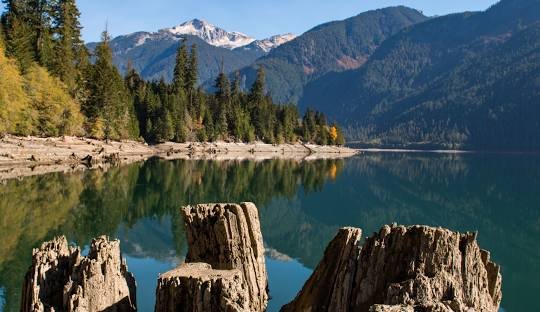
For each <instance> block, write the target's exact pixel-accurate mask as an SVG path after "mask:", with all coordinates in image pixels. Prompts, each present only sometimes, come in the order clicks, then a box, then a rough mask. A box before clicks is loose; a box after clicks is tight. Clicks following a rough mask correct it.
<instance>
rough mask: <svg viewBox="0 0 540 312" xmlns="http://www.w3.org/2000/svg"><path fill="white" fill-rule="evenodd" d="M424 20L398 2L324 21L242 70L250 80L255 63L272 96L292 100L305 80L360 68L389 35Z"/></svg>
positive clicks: (284, 100) (426, 18)
mask: <svg viewBox="0 0 540 312" xmlns="http://www.w3.org/2000/svg"><path fill="white" fill-rule="evenodd" d="M428 19H429V18H428V17H427V16H425V15H423V14H422V13H421V12H420V11H418V10H415V9H411V8H408V7H405V6H398V7H389V8H383V9H377V10H372V11H367V12H363V13H360V14H358V15H356V16H353V17H351V18H348V19H345V20H341V21H332V22H328V23H324V24H321V25H319V26H316V27H314V28H312V29H310V30H308V31H307V32H305V33H304V34H302V35H300V36H298V37H297V38H295V39H294V40H292V41H290V42H287V43H286V44H283V45H281V46H279V47H277V48H275V49H273V50H272V51H270V53H268V54H267V55H265V56H263V57H261V58H260V59H258V60H257V61H256V62H255V63H254V64H252V65H250V66H248V67H246V68H243V69H242V70H241V71H240V73H241V75H242V76H245V77H246V81H247V85H249V84H250V82H251V81H253V80H254V79H255V72H256V70H257V68H258V67H259V66H263V67H264V68H265V70H266V74H267V83H268V91H269V93H270V94H271V95H272V96H273V97H274V98H275V100H276V101H278V102H283V103H288V102H292V103H296V102H297V101H298V100H299V99H300V97H301V96H302V92H303V88H304V86H305V85H306V84H307V83H308V82H309V81H311V80H314V79H317V78H318V77H320V76H322V75H324V74H326V73H329V72H333V71H343V70H348V69H352V68H359V67H361V66H362V65H363V64H364V63H365V62H366V61H367V59H368V58H369V57H370V56H371V54H372V53H373V52H374V51H375V50H376V48H377V47H378V46H379V45H380V44H381V43H382V42H383V41H384V40H386V39H387V38H388V37H390V36H392V35H393V34H395V33H397V32H398V31H400V30H401V29H403V28H406V27H409V26H411V25H414V24H416V23H421V22H424V21H426V20H428Z"/></svg>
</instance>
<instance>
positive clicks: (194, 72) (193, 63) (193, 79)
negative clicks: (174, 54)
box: [185, 44, 198, 111]
mask: <svg viewBox="0 0 540 312" xmlns="http://www.w3.org/2000/svg"><path fill="white" fill-rule="evenodd" d="M197 82H198V60H197V45H196V44H193V45H192V46H191V51H190V56H189V63H188V64H187V66H186V81H185V91H186V94H187V97H188V100H189V108H190V111H193V110H194V109H196V108H195V107H194V102H195V97H196V96H197Z"/></svg>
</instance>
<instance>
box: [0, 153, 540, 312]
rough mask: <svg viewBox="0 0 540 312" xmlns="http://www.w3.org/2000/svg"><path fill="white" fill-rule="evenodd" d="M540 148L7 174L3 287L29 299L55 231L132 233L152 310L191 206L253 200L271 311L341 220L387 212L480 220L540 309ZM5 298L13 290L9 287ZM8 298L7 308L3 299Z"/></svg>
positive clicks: (513, 297)
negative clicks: (40, 255)
mask: <svg viewBox="0 0 540 312" xmlns="http://www.w3.org/2000/svg"><path fill="white" fill-rule="evenodd" d="M538 190H540V158H539V157H538V156H527V155H461V156H458V155H435V154H368V155H362V156H360V157H357V158H354V159H350V160H346V161H341V160H321V161H312V162H297V161H286V160H275V161H265V162H211V161H171V162H167V161H159V160H151V161H148V162H146V163H141V164H135V165H130V166H126V167H121V168H115V169H112V170H109V171H107V172H100V171H89V172H81V173H75V174H50V175H46V176H40V177H31V178H26V179H23V180H20V181H19V180H12V181H8V182H7V183H6V185H3V186H0V215H1V216H2V217H1V218H0V234H1V235H2V238H3V240H2V241H3V242H2V244H0V294H1V293H2V291H1V289H4V298H5V303H4V305H3V310H4V311H17V310H18V308H19V306H18V305H19V300H20V283H21V280H22V277H23V275H24V272H25V271H26V269H27V267H28V266H29V264H30V263H29V262H30V255H31V249H32V248H33V247H36V246H37V245H38V244H39V243H40V242H41V241H44V240H48V239H50V238H52V237H53V236H54V235H58V234H66V235H67V236H68V238H69V239H70V240H71V241H73V242H75V243H78V244H87V243H88V242H89V240H90V239H91V238H92V237H95V236H98V235H101V234H107V235H110V236H113V237H118V238H120V239H121V240H122V249H123V253H124V255H125V256H126V257H127V259H128V265H129V267H130V270H131V271H133V272H134V273H135V274H136V277H137V279H138V298H139V307H140V310H141V311H151V310H152V306H153V293H154V287H155V278H156V276H157V274H158V273H159V272H163V271H166V270H168V269H169V268H172V267H174V266H175V265H177V264H178V263H180V262H181V261H182V260H183V257H184V255H185V253H186V248H187V247H186V243H185V240H184V229H183V222H182V220H181V217H180V215H179V213H177V212H178V209H179V207H180V206H182V205H184V204H188V203H202V202H223V201H231V202H239V201H253V202H255V203H256V204H257V205H258V207H259V208H260V214H261V222H262V230H263V235H264V238H265V245H266V247H267V248H268V250H269V252H268V255H267V256H268V257H269V258H268V266H269V268H268V271H269V274H270V286H271V287H272V289H274V291H273V293H272V297H273V298H274V300H273V301H272V302H271V308H270V311H275V309H276V308H278V307H279V306H280V305H281V304H282V303H285V302H287V301H288V300H289V299H290V298H291V297H293V296H294V294H295V292H296V290H297V289H298V288H299V287H300V286H301V285H302V283H303V282H304V280H305V279H306V278H307V277H308V275H309V272H310V269H312V268H313V267H314V266H315V265H316V264H317V263H318V261H319V259H320V258H321V256H322V253H323V251H324V248H325V247H326V245H327V243H328V241H329V240H330V239H331V238H332V237H333V236H334V234H335V232H336V230H337V229H338V228H339V227H341V226H348V225H352V226H359V227H361V228H363V229H364V233H365V234H366V235H368V234H369V233H370V232H373V231H375V230H377V229H378V228H379V227H380V226H381V225H382V224H387V223H392V222H398V223H401V224H428V225H440V226H445V227H449V228H451V229H454V230H459V231H479V233H480V236H479V240H480V243H481V246H482V247H484V248H486V249H489V250H491V251H492V254H493V257H494V259H495V260H496V261H497V262H498V263H500V264H501V265H502V267H503V274H504V275H503V297H504V298H503V306H504V308H505V311H527V310H529V311H531V310H534V311H536V310H540V303H537V302H535V301H534V300H532V299H531V298H534V295H535V294H536V293H537V292H538V291H539V290H540V287H539V286H538V284H537V280H538V279H540V261H539V260H538V259H540V248H539V247H540V243H539V241H538V239H539V238H540V193H539V192H538ZM0 302H1V298H0ZM0 310H2V309H1V308H0Z"/></svg>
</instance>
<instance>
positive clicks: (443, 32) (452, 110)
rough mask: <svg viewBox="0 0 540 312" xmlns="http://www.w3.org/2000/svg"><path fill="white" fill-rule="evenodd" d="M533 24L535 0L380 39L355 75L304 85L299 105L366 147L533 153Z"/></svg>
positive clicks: (539, 13) (539, 15) (536, 145)
mask: <svg viewBox="0 0 540 312" xmlns="http://www.w3.org/2000/svg"><path fill="white" fill-rule="evenodd" d="M539 21H540V1H538V0H521V1H518V0H503V1H501V2H499V3H498V4H496V5H494V6H492V7H491V8H490V9H488V10H486V11H483V12H465V13H458V14H451V15H447V16H442V17H437V18H434V19H431V20H430V21H427V22H425V23H421V24H417V25H415V26H413V27H411V28H408V29H405V30H403V31H401V32H399V33H398V34H396V35H395V36H393V37H391V38H389V39H388V40H386V41H385V42H384V43H383V44H382V45H381V46H380V47H379V49H377V51H376V52H375V53H374V54H373V55H372V57H371V58H370V60H369V61H368V62H367V63H366V64H365V65H364V66H363V67H362V68H360V69H356V70H351V71H346V72H342V73H331V74H328V75H326V76H323V77H320V78H319V79H318V80H316V81H313V82H311V83H310V84H309V85H308V86H306V89H305V90H306V91H305V93H304V96H303V98H302V99H301V100H300V104H299V105H300V107H301V108H304V109H305V108H307V107H312V108H315V109H318V110H321V111H323V112H326V113H327V114H328V113H329V115H330V118H332V119H335V120H337V121H338V122H340V123H342V124H343V125H344V126H348V127H349V131H348V137H349V139H353V140H355V141H360V142H363V143H365V144H369V145H378V146H380V145H384V146H392V147H399V146H408V145H411V144H413V145H415V146H422V145H427V146H434V147H442V148H480V149H519V150H522V149H523V150H529V149H540V142H539V141H538V139H535V138H536V136H535V135H534V133H539V132H540V126H539V125H538V124H539V122H538V121H537V120H534V118H533V116H538V114H539V113H540V112H539V110H538V108H537V107H536V106H535V105H533V103H535V102H537V100H538V98H540V94H538V92H537V91H536V90H538V88H539V85H538V82H537V80H536V79H533V78H534V77H535V75H537V74H535V73H538V70H540V69H539V68H538V65H537V64H539V62H540V61H539V60H538V59H537V56H538V52H539V51H538V49H537V47H536V44H538V42H540V36H537V37H536V35H537V32H535V31H534V30H535V28H536V27H538V26H537V23H538V22H539ZM522 36H524V37H526V38H528V40H517V39H519V38H521V37H522ZM516 38H517V39H516ZM516 56H519V57H516ZM501 64H504V65H501ZM479 68H481V70H479ZM516 81H520V83H519V84H516ZM509 95H513V98H512V97H509Z"/></svg>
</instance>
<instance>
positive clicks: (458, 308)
mask: <svg viewBox="0 0 540 312" xmlns="http://www.w3.org/2000/svg"><path fill="white" fill-rule="evenodd" d="M359 235H360V232H359V230H358V229H356V230H355V229H351V228H348V229H342V230H340V232H339V233H338V235H337V236H336V238H334V240H333V241H332V242H331V243H330V245H329V247H328V248H327V250H326V252H325V255H324V258H323V260H322V261H321V263H320V264H319V266H318V267H317V268H316V270H315V272H314V273H313V275H312V277H311V278H310V279H309V280H308V282H307V283H306V285H305V286H304V288H303V289H302V291H301V292H300V293H299V294H298V296H297V297H296V299H295V300H294V301H293V302H291V303H290V304H288V305H286V306H284V307H283V308H282V311H284V312H288V311H312V312H316V311H321V312H325V311H335V312H338V311H339V312H341V311H343V312H348V311H355V312H356V311H358V312H363V311H365V312H368V311H378V312H384V311H386V312H399V311H403V312H405V311H454V312H466V311H471V309H472V310H473V311H485V312H488V311H489V312H496V311H498V308H499V304H500V302H501V274H500V268H499V266H498V265H496V264H495V263H493V262H491V261H490V256H489V253H488V252H487V251H484V250H481V249H480V248H479V247H478V244H477V241H476V234H474V233H466V234H460V233H455V232H452V231H449V230H446V229H442V228H432V227H427V226H412V227H403V226H392V227H391V226H385V227H383V228H382V229H381V231H380V232H379V233H377V234H376V235H374V236H373V237H371V238H369V239H367V240H366V242H365V244H364V246H363V247H362V248H359V247H358V244H357V242H358V239H359Z"/></svg>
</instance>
